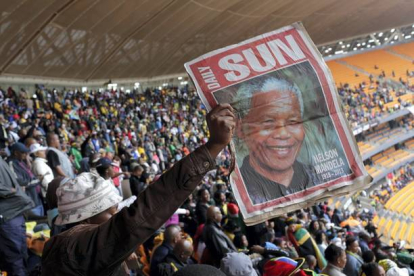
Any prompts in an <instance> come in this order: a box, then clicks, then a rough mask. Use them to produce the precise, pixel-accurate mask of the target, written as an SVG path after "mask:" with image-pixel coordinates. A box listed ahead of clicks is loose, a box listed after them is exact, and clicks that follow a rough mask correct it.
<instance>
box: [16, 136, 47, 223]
mask: <svg viewBox="0 0 414 276" xmlns="http://www.w3.org/2000/svg"><path fill="white" fill-rule="evenodd" d="M29 152H30V150H29V149H28V148H26V146H25V145H23V144H22V143H20V142H17V143H15V144H13V146H12V147H11V153H12V155H11V157H10V158H9V159H8V163H9V166H10V169H11V170H12V172H13V173H14V174H15V176H16V179H17V182H18V183H19V185H20V186H21V187H23V189H24V190H25V192H26V194H27V195H28V196H29V197H30V198H31V199H32V201H33V202H34V204H35V207H34V208H33V209H32V212H33V213H34V214H35V215H38V216H43V215H44V208H43V203H42V199H41V196H40V190H41V187H40V181H39V179H38V178H37V176H36V175H35V174H34V173H33V172H32V170H31V169H30V167H29V165H27V163H26V157H27V154H28V153H29Z"/></svg>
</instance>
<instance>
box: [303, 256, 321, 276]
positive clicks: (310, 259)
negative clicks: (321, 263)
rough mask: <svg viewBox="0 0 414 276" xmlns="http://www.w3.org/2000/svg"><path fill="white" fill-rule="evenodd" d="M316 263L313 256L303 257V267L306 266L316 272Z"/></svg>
mask: <svg viewBox="0 0 414 276" xmlns="http://www.w3.org/2000/svg"><path fill="white" fill-rule="evenodd" d="M317 264H318V261H317V260H316V258H315V256H313V255H308V256H306V257H305V265H304V268H308V269H310V270H313V271H315V272H318V270H315V269H317Z"/></svg>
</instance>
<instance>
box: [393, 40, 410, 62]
mask: <svg viewBox="0 0 414 276" xmlns="http://www.w3.org/2000/svg"><path fill="white" fill-rule="evenodd" d="M391 50H392V51H394V52H396V53H398V54H402V55H405V56H408V57H411V58H414V43H413V42H412V43H404V44H400V45H397V46H394V47H391Z"/></svg>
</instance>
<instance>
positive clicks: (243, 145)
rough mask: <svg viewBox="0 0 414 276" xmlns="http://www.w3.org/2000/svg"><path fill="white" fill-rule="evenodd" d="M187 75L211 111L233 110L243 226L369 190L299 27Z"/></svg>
mask: <svg viewBox="0 0 414 276" xmlns="http://www.w3.org/2000/svg"><path fill="white" fill-rule="evenodd" d="M185 68H186V70H187V72H188V74H189V75H190V77H191V79H192V81H193V82H194V84H195V87H196V89H197V92H198V94H199V95H200V97H201V99H202V101H203V103H204V104H205V105H206V107H207V108H208V109H209V110H210V109H211V108H213V107H214V106H216V105H217V104H219V103H229V104H231V106H232V107H233V108H234V110H235V113H236V116H237V126H236V130H235V134H234V137H233V139H232V143H233V146H234V148H235V155H236V169H235V171H234V172H233V173H232V175H231V185H232V189H233V191H234V194H235V197H236V200H237V202H238V203H239V206H240V210H241V212H242V215H243V218H244V220H245V222H246V224H247V225H252V224H256V223H259V222H261V221H264V220H267V219H270V218H272V217H275V216H278V215H281V214H286V213H287V212H289V211H293V210H297V209H300V208H304V207H306V206H310V205H312V204H314V203H315V202H316V201H319V200H322V199H326V198H329V197H332V196H339V195H342V194H345V193H349V192H350V191H355V190H357V189H361V188H362V187H364V186H367V185H368V184H369V183H370V181H371V177H370V176H369V175H368V173H367V172H366V170H365V168H364V165H363V162H362V160H361V157H360V154H359V151H358V148H357V146H356V143H355V140H354V137H353V135H352V131H351V130H350V128H349V126H348V122H347V121H346V117H345V115H344V113H343V111H342V109H341V103H340V100H339V98H338V94H337V91H336V87H335V83H334V81H333V78H332V75H331V73H330V71H329V69H328V67H327V65H326V64H325V62H324V60H323V58H322V56H321V55H320V54H319V52H318V50H317V48H316V47H315V45H314V44H313V42H312V41H311V39H310V38H309V36H308V34H307V33H306V31H305V29H304V27H303V26H302V24H301V23H295V24H293V25H290V26H287V27H284V28H281V29H278V30H276V31H273V32H270V33H266V34H263V35H260V36H257V37H254V38H251V39H248V40H246V41H243V42H241V43H239V44H236V45H231V46H228V47H225V48H222V49H218V50H215V51H213V52H210V53H208V54H205V55H203V56H201V57H199V58H197V59H194V60H192V61H190V62H188V63H186V64H185Z"/></svg>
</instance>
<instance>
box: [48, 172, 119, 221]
mask: <svg viewBox="0 0 414 276" xmlns="http://www.w3.org/2000/svg"><path fill="white" fill-rule="evenodd" d="M56 195H57V197H58V210H59V215H58V217H57V218H56V221H55V224H57V225H64V224H70V223H75V222H79V221H83V220H85V219H88V218H90V217H93V216H95V215H97V214H99V213H101V212H103V211H105V210H107V209H109V208H111V207H112V206H114V205H116V204H118V203H120V202H121V201H122V197H121V196H119V194H118V191H117V190H116V188H115V186H114V185H113V184H112V183H111V181H109V180H105V179H104V178H102V177H101V176H99V175H97V174H93V173H82V174H80V175H79V176H77V177H76V178H75V179H74V180H72V181H69V182H67V183H65V184H63V185H62V186H60V187H59V188H58V189H57V191H56Z"/></svg>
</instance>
